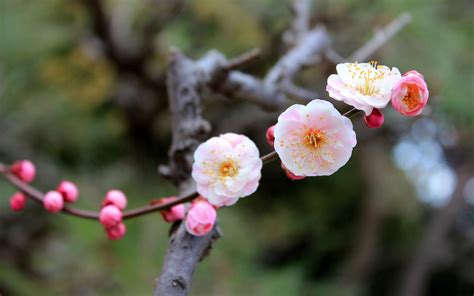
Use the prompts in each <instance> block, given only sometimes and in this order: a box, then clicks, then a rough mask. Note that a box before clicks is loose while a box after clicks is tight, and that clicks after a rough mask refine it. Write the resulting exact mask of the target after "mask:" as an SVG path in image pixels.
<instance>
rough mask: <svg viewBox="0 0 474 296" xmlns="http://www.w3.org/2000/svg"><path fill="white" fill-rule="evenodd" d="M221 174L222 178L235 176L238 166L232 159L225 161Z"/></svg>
mask: <svg viewBox="0 0 474 296" xmlns="http://www.w3.org/2000/svg"><path fill="white" fill-rule="evenodd" d="M219 174H220V176H221V177H222V178H226V177H233V176H235V175H236V174H237V168H236V167H235V163H234V161H232V160H228V161H225V162H223V163H222V164H221V168H220V170H219Z"/></svg>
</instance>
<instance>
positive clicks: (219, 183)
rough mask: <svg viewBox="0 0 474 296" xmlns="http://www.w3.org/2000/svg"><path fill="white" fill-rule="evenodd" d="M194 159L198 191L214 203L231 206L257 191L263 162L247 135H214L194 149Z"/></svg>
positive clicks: (193, 174)
mask: <svg viewBox="0 0 474 296" xmlns="http://www.w3.org/2000/svg"><path fill="white" fill-rule="evenodd" d="M194 160H195V161H194V164H193V171H192V176H193V179H194V181H196V184H197V192H198V193H199V194H201V195H202V196H203V197H205V198H206V199H208V200H209V202H210V203H211V204H213V205H215V206H219V207H220V206H230V205H232V204H234V203H236V202H237V200H238V199H239V198H241V197H245V196H248V195H250V194H252V193H254V192H255V191H256V190H257V187H258V182H259V180H260V177H261V172H260V170H261V169H262V161H261V159H260V158H259V152H258V149H257V146H256V145H255V143H254V142H252V141H251V140H250V139H249V138H247V137H246V136H243V135H238V134H233V133H227V134H223V135H221V136H219V137H213V138H211V139H209V140H207V141H206V142H204V143H202V144H201V145H200V146H199V147H198V148H197V150H196V152H195V153H194Z"/></svg>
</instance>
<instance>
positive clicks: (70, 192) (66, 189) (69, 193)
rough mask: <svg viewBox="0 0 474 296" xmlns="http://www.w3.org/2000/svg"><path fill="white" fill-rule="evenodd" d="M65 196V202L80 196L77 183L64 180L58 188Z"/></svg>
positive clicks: (73, 200) (72, 200)
mask: <svg viewBox="0 0 474 296" xmlns="http://www.w3.org/2000/svg"><path fill="white" fill-rule="evenodd" d="M56 190H57V191H58V192H59V193H61V195H62V196H63V198H64V201H65V202H75V201H76V200H77V197H78V196H79V190H78V189H77V186H76V184H74V183H72V182H69V181H62V182H61V183H59V186H58V189H56Z"/></svg>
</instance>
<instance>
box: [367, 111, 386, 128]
mask: <svg viewBox="0 0 474 296" xmlns="http://www.w3.org/2000/svg"><path fill="white" fill-rule="evenodd" d="M364 122H365V125H366V126H367V127H370V128H379V127H381V126H382V124H383V122H384V116H383V113H382V111H380V110H379V109H377V108H374V110H372V113H370V115H367V116H364Z"/></svg>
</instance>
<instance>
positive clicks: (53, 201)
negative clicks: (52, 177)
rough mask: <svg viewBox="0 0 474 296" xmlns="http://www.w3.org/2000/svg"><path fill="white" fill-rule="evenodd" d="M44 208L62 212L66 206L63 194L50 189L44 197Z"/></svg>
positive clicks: (52, 211) (53, 211)
mask: <svg viewBox="0 0 474 296" xmlns="http://www.w3.org/2000/svg"><path fill="white" fill-rule="evenodd" d="M43 205H44V208H45V209H46V210H47V211H49V212H51V213H57V212H60V211H61V210H62V209H63V207H64V200H63V196H62V195H61V194H60V193H59V192H57V191H49V192H48V193H46V194H45V196H44V198H43Z"/></svg>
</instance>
